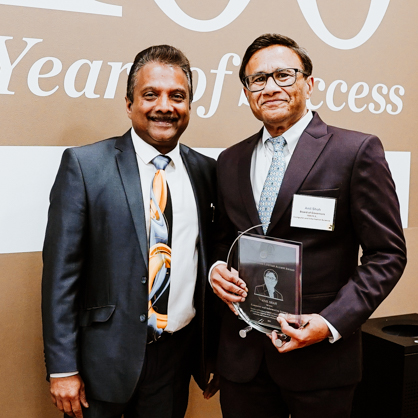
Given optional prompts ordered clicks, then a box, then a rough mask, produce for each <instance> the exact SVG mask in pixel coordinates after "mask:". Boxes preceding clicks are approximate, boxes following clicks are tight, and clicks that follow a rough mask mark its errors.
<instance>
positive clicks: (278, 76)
mask: <svg viewBox="0 0 418 418" xmlns="http://www.w3.org/2000/svg"><path fill="white" fill-rule="evenodd" d="M298 73H301V74H303V75H304V76H309V74H307V73H305V72H304V71H302V70H299V69H298V68H279V69H277V70H276V71H273V72H272V73H257V74H252V75H248V76H247V77H245V78H244V80H243V84H244V87H245V88H246V89H247V90H248V91H250V92H251V93H256V92H257V91H261V90H263V89H264V87H266V84H267V81H268V79H269V78H270V77H273V80H274V82H275V83H276V84H277V85H278V86H279V87H289V86H292V85H293V84H295V83H296V77H297V75H298Z"/></svg>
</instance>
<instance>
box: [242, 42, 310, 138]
mask: <svg viewBox="0 0 418 418" xmlns="http://www.w3.org/2000/svg"><path fill="white" fill-rule="evenodd" d="M279 68H297V69H299V70H302V69H303V68H302V63H301V61H300V58H299V56H298V55H297V54H296V53H295V52H293V51H292V50H291V49H289V48H286V47H284V46H280V45H273V46H270V47H268V48H264V49H261V50H259V51H257V52H256V53H255V54H254V55H253V56H252V57H251V58H250V60H249V61H248V64H247V66H246V67H245V74H246V75H247V76H248V75H251V74H256V73H259V72H263V73H271V72H273V71H274V70H277V69H279ZM296 76H297V78H296V83H295V84H293V85H292V86H289V87H279V86H278V85H277V84H276V83H275V82H274V80H273V78H272V77H269V78H268V80H267V84H266V86H265V87H264V90H262V91H259V92H256V93H251V92H249V91H247V90H245V89H244V91H245V95H246V96H247V99H248V102H249V104H250V107H251V110H252V111H253V113H254V116H255V117H256V118H257V119H259V120H261V121H262V122H263V123H264V125H265V127H266V128H267V130H268V131H269V133H270V135H272V136H273V137H274V136H278V135H281V134H282V133H283V132H285V131H287V130H288V129H289V128H290V127H291V126H292V125H294V124H295V123H296V122H297V121H298V120H299V119H300V118H301V117H302V116H304V115H305V114H306V112H307V108H306V99H308V98H309V97H310V96H311V93H312V90H313V85H314V82H313V77H312V76H310V77H307V78H305V77H303V75H302V74H299V73H297V75H296Z"/></svg>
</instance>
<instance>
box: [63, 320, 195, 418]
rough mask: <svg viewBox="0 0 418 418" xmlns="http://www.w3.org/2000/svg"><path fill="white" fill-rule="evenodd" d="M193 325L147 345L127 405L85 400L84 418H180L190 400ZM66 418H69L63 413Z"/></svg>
mask: <svg viewBox="0 0 418 418" xmlns="http://www.w3.org/2000/svg"><path fill="white" fill-rule="evenodd" d="M192 334H193V325H192V324H190V325H188V326H187V327H185V328H184V329H182V330H180V331H178V332H175V333H174V334H173V335H172V336H167V338H165V339H163V340H161V341H160V340H159V341H157V342H155V343H152V344H148V345H147V349H146V353H145V361H144V365H143V368H142V371H141V375H140V377H139V381H138V385H137V387H136V389H135V392H134V394H133V396H132V398H131V399H130V400H129V402H128V403H126V404H119V403H111V402H102V401H98V400H95V399H90V398H88V399H87V401H88V403H89V408H83V418H121V417H122V414H123V416H124V418H183V417H184V415H185V413H186V409H187V402H188V397H189V383H190V376H191V371H190V369H191V364H190V363H191V356H192V353H190V351H191V350H190V348H191V345H192V337H193V335H192ZM64 417H65V418H69V417H68V416H67V415H65V414H64Z"/></svg>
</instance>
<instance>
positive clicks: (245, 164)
mask: <svg viewBox="0 0 418 418" xmlns="http://www.w3.org/2000/svg"><path fill="white" fill-rule="evenodd" d="M262 132H263V130H261V131H260V132H258V133H256V134H255V135H253V136H251V137H250V138H248V139H247V141H246V142H245V143H244V146H243V149H242V153H241V157H240V159H239V164H238V179H239V183H238V187H239V191H240V194H241V199H242V201H243V207H244V208H245V209H246V210H247V213H248V216H249V217H250V220H251V224H252V225H259V224H260V223H261V221H260V217H259V216H258V211H257V205H256V203H255V200H254V193H253V188H252V185H251V158H252V155H253V152H254V148H255V146H256V145H257V142H258V141H259V139H260V138H261V135H262ZM251 232H252V233H258V234H261V235H263V230H262V228H261V227H258V228H256V229H255V231H251Z"/></svg>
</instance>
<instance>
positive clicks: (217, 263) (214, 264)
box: [208, 260, 226, 288]
mask: <svg viewBox="0 0 418 418" xmlns="http://www.w3.org/2000/svg"><path fill="white" fill-rule="evenodd" d="M219 264H225V265H226V263H225V261H220V260H218V261H216V262H215V263H213V264H212V267H211V268H210V270H209V275H208V280H209V284H210V287H212V288H213V286H212V282H211V280H210V276H211V275H212V270H213V269H214V268H215V267H216V266H218V265H219Z"/></svg>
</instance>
